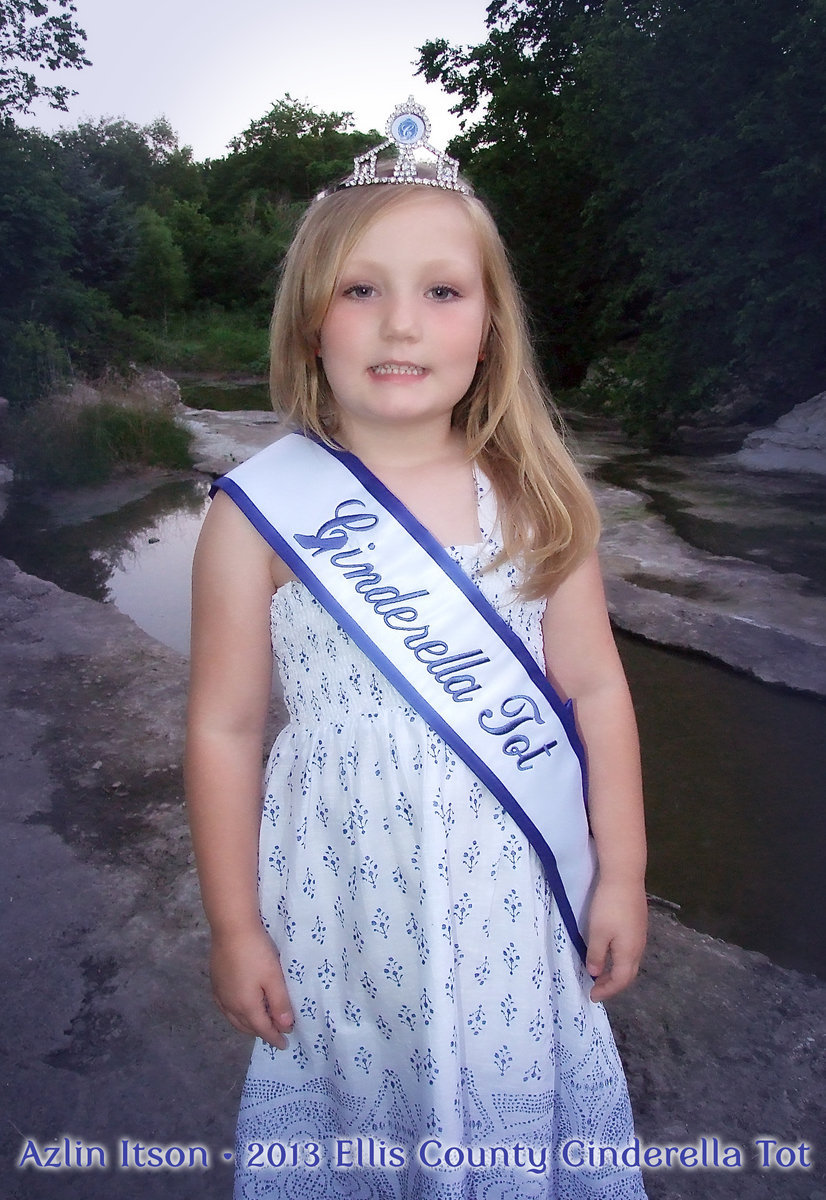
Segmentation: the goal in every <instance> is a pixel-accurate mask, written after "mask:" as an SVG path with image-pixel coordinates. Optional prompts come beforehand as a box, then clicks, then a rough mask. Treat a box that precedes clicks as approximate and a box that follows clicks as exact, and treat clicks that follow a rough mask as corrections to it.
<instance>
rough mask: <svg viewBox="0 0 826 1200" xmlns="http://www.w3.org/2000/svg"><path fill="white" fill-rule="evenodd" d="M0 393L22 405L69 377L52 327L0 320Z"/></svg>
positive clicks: (65, 357) (65, 358)
mask: <svg viewBox="0 0 826 1200" xmlns="http://www.w3.org/2000/svg"><path fill="white" fill-rule="evenodd" d="M0 343H2V351H0V395H3V396H5V397H6V399H7V400H9V401H10V403H11V404H12V405H13V406H14V407H15V408H22V407H24V406H25V405H27V404H30V403H31V402H32V401H33V400H37V399H38V398H39V397H40V396H43V395H44V394H45V393H46V392H53V391H55V390H56V389H57V388H58V387H60V385H61V384H62V383H65V381H66V380H67V379H69V378H70V376H71V373H72V367H71V363H70V361H69V356H68V354H67V353H66V350H65V348H64V347H63V346H62V345H61V342H60V339H59V338H58V336H57V334H56V333H55V332H54V330H53V329H50V328H49V327H48V326H47V325H38V324H35V323H34V322H33V321H24V322H23V324H21V325H17V326H14V325H6V324H5V323H2V322H0Z"/></svg>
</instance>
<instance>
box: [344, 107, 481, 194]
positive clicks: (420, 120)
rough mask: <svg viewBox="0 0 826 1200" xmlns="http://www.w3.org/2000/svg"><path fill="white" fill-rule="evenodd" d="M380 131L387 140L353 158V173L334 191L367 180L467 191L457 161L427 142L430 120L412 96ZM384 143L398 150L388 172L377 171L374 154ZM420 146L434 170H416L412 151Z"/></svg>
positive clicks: (384, 145)
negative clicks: (420, 171) (433, 163)
mask: <svg viewBox="0 0 826 1200" xmlns="http://www.w3.org/2000/svg"><path fill="white" fill-rule="evenodd" d="M384 132H385V133H386V134H387V140H386V141H384V142H382V143H381V145H379V146H374V147H373V149H372V150H368V151H366V153H364V154H359V155H358V156H357V157H356V158H354V159H353V174H352V175H351V176H350V177H349V178H348V179H345V180H343V182H342V183H340V184H339V185H338V186H337V187H336V188H335V189H334V190H335V191H340V190H341V189H342V188H349V187H362V186H363V185H365V184H371V183H422V184H426V185H427V186H429V187H439V188H446V189H448V190H449V191H453V192H465V193H466V194H467V195H471V189H470V188H469V187H468V185H467V184H466V183H463V182H462V181H461V180H460V179H459V163H458V161H457V160H456V159H455V158H451V157H450V155H449V154H445V153H444V151H443V150H436V149H435V147H433V146H431V145H430V142H429V140H428V139H429V138H430V121H429V120H428V119H427V113H426V112H425V110H424V108H422V106H421V104H417V103H416V101H415V100H414V99H413V97H412V96H409V97H408V99H407V101H406V103H404V104H397V105H396V107H395V108H394V109H393V111H392V112H391V114H390V116H389V117H388V118H387V124H386V125H385V127H384ZM388 146H395V147H396V149H397V151H398V158H397V160H396V163H395V166H394V168H393V171H392V172H391V173H390V174H388V175H377V174H376V163H377V160H378V156H379V154H381V152H382V150H386V149H387V148H388ZM420 149H421V150H427V152H428V153H429V154H432V155H433V157H434V158H435V160H436V165H435V174H433V175H421V174H419V165H420V164H419V162H418V160H417V159H416V151H417V150H420Z"/></svg>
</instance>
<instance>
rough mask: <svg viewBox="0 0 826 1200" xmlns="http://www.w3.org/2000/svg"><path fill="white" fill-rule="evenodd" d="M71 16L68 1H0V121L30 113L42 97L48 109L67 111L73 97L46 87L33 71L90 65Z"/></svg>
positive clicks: (72, 9)
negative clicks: (67, 103) (17, 113)
mask: <svg viewBox="0 0 826 1200" xmlns="http://www.w3.org/2000/svg"><path fill="white" fill-rule="evenodd" d="M75 12H76V9H75V5H74V3H73V0H0V118H2V117H8V116H10V114H11V113H13V112H29V111H30V110H31V107H32V105H33V104H34V102H35V100H37V99H38V98H39V97H41V96H43V97H45V98H46V99H47V100H48V102H49V104H50V106H51V107H52V108H59V109H63V110H65V109H66V100H67V99H68V97H69V96H73V95H75V93H74V92H73V91H71V89H70V88H68V87H66V86H64V85H62V84H45V83H44V82H43V81H42V76H38V74H37V73H36V72H37V71H38V70H40V71H42V69H43V68H44V67H45V68H46V69H48V70H50V71H56V70H58V69H59V68H61V67H73V68H76V69H80V68H81V67H88V66H89V65H90V63H89V60H88V59H87V58H86V56H85V54H84V52H83V43H84V42H85V41H86V34H85V33H84V32H83V30H82V29H81V28H80V26H79V25H77V24H76V23H75V21H74V20H73V17H74V14H75Z"/></svg>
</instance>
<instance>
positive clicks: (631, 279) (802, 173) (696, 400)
mask: <svg viewBox="0 0 826 1200" xmlns="http://www.w3.org/2000/svg"><path fill="white" fill-rule="evenodd" d="M488 27H489V35H488V40H487V41H486V42H485V43H484V44H483V45H481V46H476V47H471V48H462V47H451V46H449V45H447V44H446V43H445V42H431V43H428V44H427V45H426V46H424V47H423V48H422V51H421V63H420V69H421V70H422V72H423V73H424V74H425V76H426V77H427V78H428V79H430V80H434V79H439V80H441V81H442V83H443V85H444V86H445V87H446V89H447V90H448V91H449V92H451V93H452V94H453V95H454V96H455V97H456V98H457V104H456V109H457V111H458V112H459V113H460V114H463V116H464V120H465V132H464V134H463V136H462V138H461V139H459V141H458V143H457V148H458V149H459V150H460V153H463V154H464V155H465V156H466V157H467V161H468V163H469V166H470V170H471V173H472V175H473V177H474V178H475V179H476V180H477V181H478V183H479V184H480V186H481V187H482V189H483V191H484V192H486V193H488V194H489V195H490V196H491V198H492V200H493V202H494V204H495V206H496V207H497V208H498V209H499V211H500V213H501V214H502V222H503V224H504V225H505V227H506V229H507V232H508V234H509V239H510V242H511V245H512V247H513V249H514V253H515V255H516V257H517V259H518V261H519V264H520V266H521V267H522V268H523V270H522V273H523V275H524V277H525V279H526V283H527V287H528V291H529V295H530V299H531V302H532V307H533V310H534V313H535V315H536V319H537V323H538V324H539V325H540V327H544V328H545V329H546V331H547V339H548V345H547V354H546V360H547V362H548V364H549V368H550V372H551V376H552V378H553V379H554V380H555V381H556V382H557V383H561V384H566V383H570V382H571V381H572V380H576V379H577V378H578V377H581V376H582V375H583V374H584V372H585V370H586V368H587V367H588V364H589V362H592V361H593V360H594V359H595V358H599V357H600V356H604V355H611V356H612V360H613V363H612V369H611V371H610V375H611V378H612V380H613V386H612V389H611V393H610V397H611V399H612V401H613V402H614V403H615V404H617V405H618V406H619V407H620V408H621V409H622V411H623V412H624V414H625V416H626V419H627V420H628V423H629V425H631V426H634V427H636V428H637V429H639V430H640V431H642V432H643V433H645V435H646V436H647V437H648V438H649V439H653V438H656V437H658V436H667V435H668V434H669V433H670V432H671V431H672V430H673V429H674V427H675V426H676V425H677V424H678V423H679V422H680V421H681V420H682V419H683V418H684V415H685V414H686V413H689V412H691V411H693V410H697V409H700V408H704V407H709V406H711V405H713V404H714V403H715V402H716V401H718V400H719V399H720V398H721V397H723V396H725V395H726V393H729V392H731V391H732V390H733V389H735V388H737V389H739V390H740V391H741V392H743V391H744V390H747V391H748V392H749V393H750V394H751V395H752V396H753V397H754V398H755V400H756V401H760V400H763V401H767V400H768V401H770V400H772V399H773V398H775V397H776V396H778V395H779V394H780V393H781V392H783V393H784V394H785V396H786V397H787V398H788V400H789V401H790V402H794V401H795V400H799V399H802V398H804V396H805V395H806V393H807V391H808V390H809V389H812V388H814V387H816V386H818V385H822V380H823V375H824V373H826V342H825V341H824V337H823V333H822V313H823V310H824V302H826V225H824V222H823V220H822V195H823V184H824V178H823V176H824V152H823V147H822V129H823V118H824V108H826V102H825V101H824V97H826V54H824V51H825V50H826V4H824V0H773V3H772V4H771V5H766V6H759V7H755V5H754V4H753V3H752V2H750V0H693V2H692V3H686V2H685V0H596V2H593V0H592V2H589V3H584V2H582V0H513V2H509V0H494V3H493V4H492V5H491V6H490V7H489V9H488ZM480 105H484V106H485V107H484V112H483V115H482V116H481V117H480V116H478V115H477V110H478V109H479V106H480Z"/></svg>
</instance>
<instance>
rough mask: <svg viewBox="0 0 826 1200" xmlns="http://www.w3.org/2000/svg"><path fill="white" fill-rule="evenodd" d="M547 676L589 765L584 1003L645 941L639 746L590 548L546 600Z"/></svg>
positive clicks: (606, 991) (619, 981)
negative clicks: (587, 989) (590, 876)
mask: <svg viewBox="0 0 826 1200" xmlns="http://www.w3.org/2000/svg"><path fill="white" fill-rule="evenodd" d="M542 630H543V635H544V640H545V660H546V669H547V673H548V678H549V679H550V680H551V682H552V683H553V685H554V686H555V687H556V689H557V690H558V691H559V693H560V695H561V696H562V698H563V699H567V698H568V697H573V700H574V706H575V711H576V719H577V727H578V729H579V732H580V735H581V737H582V741H583V742H584V744H585V750H586V755H587V762H588V784H589V814H590V820H591V829H592V832H593V835H594V840H595V842H596V848H597V856H598V859H599V873H598V876H597V885H596V888H595V890H594V895H593V899H592V902H591V910H590V917H589V925H588V936H587V942H588V962H587V968H588V971H589V972H590V974H591V975H592V976H594V977H595V979H596V982H595V983H594V986H593V988H592V989H591V999H592V1000H604V999H606V998H607V997H608V996H613V995H615V994H616V993H617V992H620V991H622V989H623V988H625V987H627V986H628V984H629V983H631V981H632V980H633V979H634V977H635V975H636V974H637V970H638V968H639V963H640V959H641V957H642V952H643V949H644V947H645V938H646V929H647V924H648V911H647V906H646V899H645V826H644V820H643V808H642V781H641V775H640V759H639V743H638V740H637V728H636V721H635V719H634V712H633V708H632V706H631V698H630V696H629V693H628V685H627V683H626V680H625V673H624V671H623V669H622V664H621V662H620V658H619V654H618V652H617V648H616V645H615V643H614V638H613V634H612V632H611V626H610V623H609V620H608V612H607V609H606V606H605V594H604V591H603V587H602V577H601V574H600V569H599V562H598V559H597V556H596V553H594V554H592V555H590V556H589V558H587V559H586V561H585V562H584V563H583V564H582V565H581V566H580V567H578V568H577V569H576V570H575V571H574V572H572V574H571V575H569V576H568V578H567V579H565V580H564V581H563V583H561V584H560V586H559V587H558V588H557V590H556V592H555V593H554V594H553V596H552V597H551V598H550V599H549V601H548V605H547V608H546V610H545V616H544V618H543V621H542Z"/></svg>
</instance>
